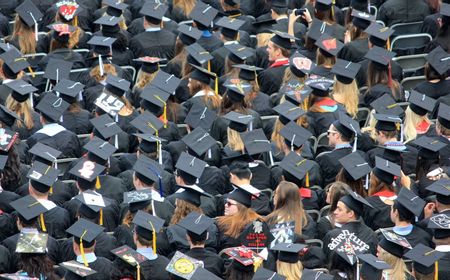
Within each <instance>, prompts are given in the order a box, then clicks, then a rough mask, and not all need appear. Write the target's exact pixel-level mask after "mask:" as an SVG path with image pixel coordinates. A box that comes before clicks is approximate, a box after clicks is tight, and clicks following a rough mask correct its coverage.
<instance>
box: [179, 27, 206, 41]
mask: <svg viewBox="0 0 450 280" xmlns="http://www.w3.org/2000/svg"><path fill="white" fill-rule="evenodd" d="M177 31H178V32H179V33H178V36H179V38H180V40H181V41H182V42H183V44H184V45H186V46H189V45H191V44H193V43H195V42H196V41H197V40H198V39H200V37H202V32H201V31H200V30H198V29H197V28H195V27H193V26H190V25H187V24H180V25H178V29H177Z"/></svg>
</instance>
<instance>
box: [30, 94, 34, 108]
mask: <svg viewBox="0 0 450 280" xmlns="http://www.w3.org/2000/svg"><path fill="white" fill-rule="evenodd" d="M30 102H31V108H33V107H34V105H33V93H30Z"/></svg>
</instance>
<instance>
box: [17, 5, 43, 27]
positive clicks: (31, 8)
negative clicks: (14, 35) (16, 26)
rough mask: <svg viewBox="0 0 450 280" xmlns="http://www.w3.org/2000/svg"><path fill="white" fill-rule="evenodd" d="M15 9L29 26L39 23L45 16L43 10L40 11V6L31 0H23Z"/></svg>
mask: <svg viewBox="0 0 450 280" xmlns="http://www.w3.org/2000/svg"><path fill="white" fill-rule="evenodd" d="M15 11H16V13H17V14H18V15H19V17H20V19H21V20H22V21H23V22H25V24H26V25H28V26H29V27H32V26H34V25H35V24H37V23H38V22H39V21H41V19H42V17H43V14H42V13H41V11H39V9H38V7H36V5H35V4H34V3H33V2H32V1H31V0H25V1H23V2H22V4H20V5H19V6H17V8H16V9H15Z"/></svg>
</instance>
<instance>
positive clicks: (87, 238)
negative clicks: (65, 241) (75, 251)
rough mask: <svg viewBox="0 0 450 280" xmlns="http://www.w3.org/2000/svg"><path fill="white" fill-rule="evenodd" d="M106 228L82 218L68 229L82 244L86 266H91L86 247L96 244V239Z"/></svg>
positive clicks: (79, 243)
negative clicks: (85, 251)
mask: <svg viewBox="0 0 450 280" xmlns="http://www.w3.org/2000/svg"><path fill="white" fill-rule="evenodd" d="M104 229H105V228H104V227H102V226H99V225H97V224H95V223H93V222H90V221H88V220H86V219H82V218H81V219H79V220H78V221H77V222H76V223H74V224H73V225H72V226H71V227H69V228H68V229H67V230H66V232H67V233H68V234H70V235H72V236H73V241H74V242H75V243H76V244H78V245H79V246H80V253H81V258H82V259H83V264H84V266H89V264H88V262H87V259H86V255H85V253H84V249H85V248H90V247H92V246H94V244H95V239H96V238H97V237H98V236H99V235H100V234H101V233H102V232H103V230H104Z"/></svg>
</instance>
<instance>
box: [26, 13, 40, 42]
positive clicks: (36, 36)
mask: <svg viewBox="0 0 450 280" xmlns="http://www.w3.org/2000/svg"><path fill="white" fill-rule="evenodd" d="M28 13H29V14H30V16H31V18H32V19H33V22H34V39H35V40H36V42H37V41H38V40H39V38H38V37H39V34H38V33H39V28H38V23H37V21H36V18H34V15H33V13H32V12H28Z"/></svg>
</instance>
